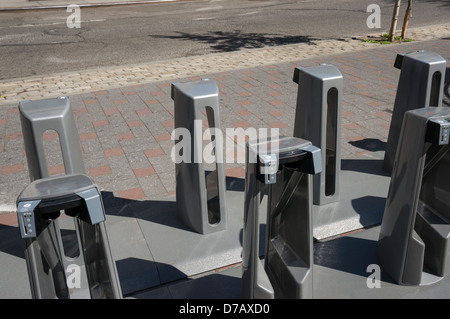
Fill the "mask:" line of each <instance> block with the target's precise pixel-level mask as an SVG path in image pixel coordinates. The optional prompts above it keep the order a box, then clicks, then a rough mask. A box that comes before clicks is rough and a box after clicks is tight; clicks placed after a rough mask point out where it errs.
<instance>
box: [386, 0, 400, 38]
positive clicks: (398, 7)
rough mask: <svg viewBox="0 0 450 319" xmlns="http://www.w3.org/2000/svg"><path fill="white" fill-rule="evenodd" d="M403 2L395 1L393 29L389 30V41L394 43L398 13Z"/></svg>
mask: <svg viewBox="0 0 450 319" xmlns="http://www.w3.org/2000/svg"><path fill="white" fill-rule="evenodd" d="M401 2H402V1H401V0H396V1H395V6H394V13H393V14H392V21H391V29H390V30H389V37H388V41H390V42H392V41H393V40H394V37H395V29H396V28H397V21H398V12H399V11H400V3H401Z"/></svg>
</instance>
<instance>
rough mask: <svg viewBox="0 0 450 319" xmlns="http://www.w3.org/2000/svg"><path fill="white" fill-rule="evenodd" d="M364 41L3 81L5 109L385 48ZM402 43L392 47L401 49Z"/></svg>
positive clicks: (429, 30)
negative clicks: (45, 100)
mask: <svg viewBox="0 0 450 319" xmlns="http://www.w3.org/2000/svg"><path fill="white" fill-rule="evenodd" d="M409 34H410V35H411V36H413V37H415V38H417V39H419V40H418V42H423V41H428V40H436V39H440V38H443V37H447V36H449V35H450V23H449V24H442V25H435V26H427V27H422V28H415V29H411V30H410V31H409ZM362 38H363V37H362V36H361V37H353V38H349V39H334V40H319V41H314V42H311V43H296V44H289V45H283V46H274V47H264V48H259V49H249V50H241V51H233V52H226V53H213V54H207V55H201V56H192V57H181V58H176V59H171V60H167V61H154V62H149V63H143V64H135V65H124V66H116V67H103V68H100V69H98V68H96V69H85V70H80V71H76V72H66V73H58V74H50V75H43V76H33V77H26V78H16V79H8V80H5V81H0V95H1V98H0V106H2V105H7V104H14V103H18V102H19V101H22V100H28V99H30V100H32V99H43V98H50V97H57V96H62V95H73V94H81V93H87V92H94V91H101V90H108V89H114V88H119V87H128V86H134V85H141V84H147V83H152V82H158V81H165V80H166V81H167V80H172V79H181V78H187V77H191V76H201V75H207V74H214V73H220V72H225V71H231V70H236V69H245V68H251V67H258V66H262V65H269V64H277V63H284V62H293V61H300V60H303V59H307V58H309V57H312V56H317V57H318V56H326V55H333V54H339V53H349V52H357V51H363V50H367V49H373V48H374V47H377V46H378V47H382V46H383V45H380V44H374V43H366V42H363V41H362ZM398 45H402V43H392V44H389V46H398Z"/></svg>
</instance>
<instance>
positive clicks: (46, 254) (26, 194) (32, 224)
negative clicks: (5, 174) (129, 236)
mask: <svg viewBox="0 0 450 319" xmlns="http://www.w3.org/2000/svg"><path fill="white" fill-rule="evenodd" d="M63 211H64V212H65V214H66V215H67V217H66V219H67V218H71V217H73V220H74V222H75V224H74V225H75V231H74V236H71V237H68V238H70V241H68V239H64V238H65V237H67V235H66V236H65V235H63V232H62V231H61V229H60V227H59V224H57V223H56V221H58V219H59V217H60V216H61V212H63ZM17 214H18V219H19V226H20V227H19V229H20V231H21V236H22V238H23V239H24V245H25V259H26V261H27V268H28V275H29V279H30V286H31V292H32V296H33V298H35V299H56V298H59V299H105V298H108V299H120V298H122V292H121V288H120V282H119V277H118V274H117V269H116V266H115V262H114V260H113V258H112V255H111V251H110V246H109V240H108V236H107V231H106V226H105V213H104V208H103V203H102V199H101V196H100V192H99V190H98V188H97V186H96V185H95V184H94V183H93V182H92V180H91V179H90V178H89V177H87V176H86V175H83V174H66V175H60V176H54V177H47V178H42V179H38V180H36V181H34V182H32V183H31V184H29V185H28V186H27V187H26V188H25V189H24V190H23V191H22V192H21V194H20V195H19V197H18V199H17ZM30 229H31V230H32V231H31V232H30ZM68 242H70V243H71V244H70V245H69V244H68ZM74 251H75V252H78V253H74ZM74 268H75V269H78V271H76V273H75V274H76V275H77V276H78V277H77V279H76V280H77V282H78V284H77V285H73V286H71V284H70V283H71V279H70V278H72V277H71V274H72V273H71V270H72V269H74Z"/></svg>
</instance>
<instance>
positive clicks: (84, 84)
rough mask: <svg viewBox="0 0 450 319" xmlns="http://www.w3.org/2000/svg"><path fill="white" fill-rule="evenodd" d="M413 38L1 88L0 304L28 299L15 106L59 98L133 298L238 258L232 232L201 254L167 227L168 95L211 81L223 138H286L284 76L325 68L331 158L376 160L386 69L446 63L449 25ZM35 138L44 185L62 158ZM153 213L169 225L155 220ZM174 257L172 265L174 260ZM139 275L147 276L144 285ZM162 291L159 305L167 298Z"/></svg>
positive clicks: (388, 100) (382, 131) (288, 89)
mask: <svg viewBox="0 0 450 319" xmlns="http://www.w3.org/2000/svg"><path fill="white" fill-rule="evenodd" d="M415 32H417V34H419V32H421V34H422V36H421V39H425V34H427V35H428V36H429V37H430V38H428V40H427V41H415V42H410V43H403V44H399V45H377V44H371V43H364V42H360V41H359V40H352V39H348V40H344V41H339V40H333V41H318V42H317V43H314V44H310V45H305V44H299V45H287V46H280V47H274V48H264V49H257V50H248V51H238V52H231V53H226V54H214V55H208V56H202V57H191V58H183V59H176V60H171V61H163V62H158V63H151V64H146V65H139V66H124V67H120V68H107V69H106V68H105V69H101V70H88V71H81V72H77V73H70V74H58V75H51V76H46V77H33V78H26V79H16V80H13V81H8V82H2V83H0V91H1V92H2V95H4V96H5V97H4V98H3V100H2V102H1V104H2V105H0V212H1V213H2V214H0V238H1V239H2V240H0V243H2V245H1V246H0V254H1V257H0V263H2V264H1V266H0V269H2V275H1V276H0V287H2V290H3V291H1V292H0V297H2V298H7V297H12V298H16V297H17V298H21V297H24V298H26V297H27V296H28V295H27V294H29V292H28V287H27V281H26V268H25V265H24V259H23V255H21V254H20V249H21V246H20V239H19V237H18V236H19V235H18V231H17V228H16V225H17V219H16V214H15V200H16V198H17V196H18V194H19V193H20V191H22V190H23V188H25V186H26V185H28V183H29V177H28V168H27V164H26V159H25V156H24V145H23V138H22V132H21V126H20V120H19V113H18V107H17V106H18V101H20V100H23V99H42V98H47V97H53V96H58V95H68V96H69V98H70V101H71V106H72V109H73V113H74V115H75V120H76V124H77V128H78V132H79V136H80V140H81V146H82V150H83V156H84V164H85V168H86V173H87V174H88V175H89V176H90V177H91V178H92V179H93V180H94V181H95V182H96V183H97V184H98V185H99V187H100V189H101V190H102V195H103V200H104V203H105V209H106V214H107V220H108V222H109V227H110V228H109V229H110V231H111V237H112V243H111V244H112V247H114V248H113V250H114V251H113V253H114V254H115V258H116V260H117V265H118V268H119V276H120V277H121V282H122V288H123V290H124V293H125V294H128V295H132V294H134V293H136V292H137V291H141V290H144V289H148V288H151V287H158V286H160V285H162V284H164V283H167V282H170V281H171V280H175V279H179V278H184V277H186V276H195V275H196V274H198V273H199V272H205V271H209V270H211V269H213V270H214V269H216V268H221V267H223V266H229V265H233V264H236V263H239V258H240V242H239V236H240V235H239V234H240V227H236V228H232V229H230V230H228V231H229V232H224V233H221V234H214V235H213V236H212V237H209V238H208V240H207V241H208V243H205V240H204V238H201V236H200V235H198V234H193V233H191V232H187V231H186V229H185V228H183V226H182V225H180V224H178V223H176V222H175V223H173V222H169V221H168V219H167V218H168V217H167V216H169V215H170V214H172V211H171V209H173V199H174V194H175V166H174V163H173V162H172V161H171V158H170V153H171V149H172V147H173V145H174V142H173V141H172V140H171V137H170V134H171V132H172V130H173V129H174V120H173V115H174V113H173V101H172V99H171V95H170V85H171V83H173V82H186V81H195V80H199V79H200V78H209V79H212V80H214V81H216V83H217V84H218V87H219V89H220V108H221V120H222V123H221V127H222V130H223V131H225V129H226V128H242V129H245V128H247V127H254V128H270V127H272V128H279V129H280V133H281V134H283V135H288V136H292V133H293V124H294V114H295V105H296V97H297V84H295V83H294V82H293V81H292V76H293V72H294V68H295V67H297V66H310V65H317V64H319V63H329V64H332V65H334V66H336V67H337V68H338V69H339V70H340V71H341V72H342V74H343V76H344V92H343V112H342V116H343V117H342V140H341V143H342V144H341V150H342V154H341V156H342V158H343V159H348V158H353V159H354V158H358V157H365V158H375V159H379V158H380V156H381V155H380V154H382V152H383V151H384V147H385V143H386V140H387V136H388V132H389V125H390V119H391V113H392V108H393V104H394V98H395V94H396V87H397V82H398V77H399V70H397V69H395V68H394V67H393V64H394V60H395V57H396V55H397V53H407V52H411V51H415V50H422V49H423V50H430V51H434V52H436V53H438V54H439V55H441V56H442V57H443V58H445V59H446V60H447V61H450V39H449V36H450V32H449V25H443V26H442V25H441V26H435V27H433V28H428V29H421V30H415ZM449 73H450V72H449V71H448V68H447V76H446V81H445V83H446V86H445V90H446V91H445V92H444V93H445V94H444V102H443V103H444V105H450V92H449V91H448V88H449V82H450V81H449ZM205 120H206V117H205ZM44 137H45V140H46V141H45V143H46V147H48V150H50V151H52V150H53V151H52V152H53V153H51V156H50V163H49V166H50V172H51V174H52V175H57V174H61V173H64V167H63V165H62V158H61V155H60V154H58V152H54V150H55V149H57V147H58V138H57V134H54V133H52V132H48V134H47V133H46V134H45V136H44ZM226 138H230V137H226ZM243 155H244V154H242V153H239V152H236V153H234V154H226V156H227V159H228V160H229V161H231V162H232V163H228V162H227V163H226V164H225V170H226V175H227V179H228V181H229V186H233V185H234V186H237V189H238V190H239V191H240V192H241V193H242V185H243V184H242V182H243V180H242V178H243V177H244V164H243ZM233 183H234V184H233ZM235 188H236V187H235ZM238 196H241V195H240V194H238ZM237 204H239V202H238V203H237ZM238 206H239V205H238ZM155 210H156V211H160V212H169V213H168V214H169V215H166V216H165V217H164V216H163V215H158V214H157V215H155V214H156V213H155ZM229 214H230V216H231V217H230V218H231V219H232V220H234V222H233V225H238V226H239V225H241V224H240V223H241V219H242V207H240V206H239V207H237V208H236V207H234V208H231V209H230V210H229ZM168 232H175V233H176V235H175V236H174V239H172V241H169V240H165V237H164V236H165V234H167V233H168ZM155 234H158V235H159V236H160V241H159V242H164V243H165V244H166V245H168V246H167V247H169V248H167V247H166V249H167V250H168V251H171V253H170V254H169V255H170V256H169V257H170V258H174V259H172V260H171V259H170V258H169V257H168V256H167V251H164V250H162V249H161V247H160V246H158V245H157V244H158V243H157V242H154V241H153V240H152V238H151V236H154V235H155ZM177 236H178V237H177ZM180 238H183V240H184V241H185V243H184V244H185V245H187V246H188V247H191V249H193V250H195V251H197V252H198V253H200V254H203V256H202V258H203V259H202V260H201V261H200V264H201V265H202V267H200V268H198V267H197V265H195V267H194V265H193V264H189V263H187V262H186V261H180V259H183V257H184V255H183V254H185V253H186V249H183V248H185V246H183V245H180V244H179V242H178V244H176V239H180ZM230 238H231V239H230ZM229 240H231V241H232V243H229ZM211 243H213V244H214V245H218V246H220V249H222V251H221V253H222V254H215V253H211V251H210V250H211V246H209V245H210V244H211ZM172 245H173V246H172ZM171 254H173V255H171ZM177 254H178V255H179V256H178V259H177V258H176V257H177V256H175V257H174V255H177ZM238 268H239V267H238ZM199 269H200V270H199ZM208 269H209V270H208ZM142 270H145V271H146V272H145V273H146V275H145V276H144V277H142V273H141V271H142ZM238 272H239V271H238ZM19 276H22V277H24V278H22V279H21V280H22V281H21V284H22V286H21V287H15V286H14V279H16V278H17V277H19ZM23 285H24V286H23ZM166 288H167V287H166ZM166 288H165V289H166ZM167 289H168V288H167ZM164 291H165V292H164V293H167V295H166V296H171V297H174V296H176V295H174V293H173V292H172V293H169V292H168V291H169V290H164ZM164 293H162V294H159V296H165V295H164ZM24 295H25V296H24ZM5 296H6V297H5Z"/></svg>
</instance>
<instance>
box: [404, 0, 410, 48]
mask: <svg viewBox="0 0 450 319" xmlns="http://www.w3.org/2000/svg"><path fill="white" fill-rule="evenodd" d="M411 6H412V0H408V7H407V8H406V13H405V19H404V20H403V28H402V40H405V37H406V29H407V28H408V23H409V17H411Z"/></svg>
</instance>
